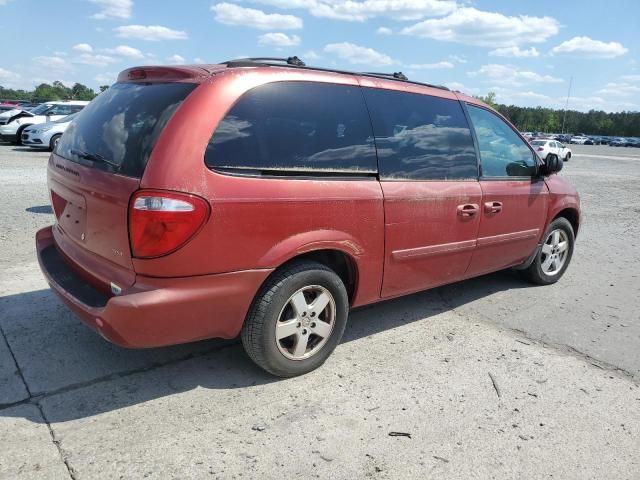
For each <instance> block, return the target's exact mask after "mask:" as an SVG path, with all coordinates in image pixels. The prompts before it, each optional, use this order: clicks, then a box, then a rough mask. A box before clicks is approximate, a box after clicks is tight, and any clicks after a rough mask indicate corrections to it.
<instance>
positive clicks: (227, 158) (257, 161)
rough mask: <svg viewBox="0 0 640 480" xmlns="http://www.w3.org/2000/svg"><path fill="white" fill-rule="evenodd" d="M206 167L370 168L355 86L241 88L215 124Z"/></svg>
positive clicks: (372, 157) (293, 171) (282, 170)
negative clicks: (225, 113)
mask: <svg viewBox="0 0 640 480" xmlns="http://www.w3.org/2000/svg"><path fill="white" fill-rule="evenodd" d="M205 163H206V165H207V166H208V167H209V168H213V169H217V170H223V171H235V172H259V173H260V174H272V175H273V174H283V175H305V174H312V175H313V174H318V173H324V174H329V175H331V174H341V173H346V174H353V173H356V174H375V173H376V172H377V165H376V154H375V147H374V143H373V135H372V132H371V124H370V121H369V117H368V114H367V110H366V107H365V104H364V100H363V99H362V93H361V92H360V89H359V87H357V86H352V85H335V84H328V83H312V82H275V83H269V84H266V85H262V86H259V87H256V88H254V89H252V90H249V91H248V92H247V93H245V94H244V95H243V96H242V97H241V98H240V100H239V101H238V102H237V103H236V104H235V105H234V106H233V107H232V108H231V110H230V111H229V112H228V113H227V115H226V116H225V118H224V119H223V120H222V121H221V122H220V124H219V125H218V127H217V128H216V130H215V132H214V133H213V136H212V137H211V140H210V141H209V144H208V146H207V151H206V154H205Z"/></svg>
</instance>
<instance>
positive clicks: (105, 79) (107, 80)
mask: <svg viewBox="0 0 640 480" xmlns="http://www.w3.org/2000/svg"><path fill="white" fill-rule="evenodd" d="M93 78H94V80H95V81H96V82H98V83H99V84H100V85H111V84H112V83H115V81H116V79H117V78H118V74H117V73H114V72H105V73H99V74H98V75H96V76H95V77H93Z"/></svg>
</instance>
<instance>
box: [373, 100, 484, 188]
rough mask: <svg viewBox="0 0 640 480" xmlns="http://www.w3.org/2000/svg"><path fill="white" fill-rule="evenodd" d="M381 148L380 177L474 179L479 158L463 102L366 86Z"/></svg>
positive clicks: (379, 156) (379, 149)
mask: <svg viewBox="0 0 640 480" xmlns="http://www.w3.org/2000/svg"><path fill="white" fill-rule="evenodd" d="M363 91H364V95H365V99H366V101H367V106H368V107H369V111H370V113H371V121H372V123H373V131H374V133H375V138H376V146H377V147H378V159H379V162H380V178H382V179H411V180H456V179H474V178H477V176H478V166H477V164H478V162H477V158H476V152H475V146H474V143H473V137H472V136H471V130H470V129H469V124H468V122H467V119H466V117H465V115H464V111H463V110H462V106H461V105H460V102H458V101H457V100H448V99H445V98H439V97H432V96H429V95H421V94H416V93H405V92H398V91H394V90H383V89H377V88H365V89H363Z"/></svg>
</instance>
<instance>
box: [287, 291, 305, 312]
mask: <svg viewBox="0 0 640 480" xmlns="http://www.w3.org/2000/svg"><path fill="white" fill-rule="evenodd" d="M289 301H290V302H291V306H292V307H293V311H294V312H295V313H296V315H297V316H298V317H301V316H302V315H303V314H305V313H306V311H307V308H308V306H307V300H306V299H305V298H304V293H302V290H300V291H298V292H296V293H294V294H293V296H292V297H291V300H289Z"/></svg>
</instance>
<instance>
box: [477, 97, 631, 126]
mask: <svg viewBox="0 0 640 480" xmlns="http://www.w3.org/2000/svg"><path fill="white" fill-rule="evenodd" d="M478 98H479V99H480V100H482V101H483V102H485V103H488V104H489V105H491V106H492V107H494V108H495V109H496V110H498V111H499V112H500V113H501V114H502V115H504V116H505V117H507V118H508V119H509V120H511V122H512V123H513V124H514V125H515V126H516V127H517V128H518V130H520V131H521V132H547V133H569V134H576V133H584V134H587V135H608V136H614V137H640V112H615V113H607V112H603V111H601V110H589V111H588V112H578V111H577V110H567V111H566V115H565V111H564V110H554V109H552V108H543V107H518V106H516V105H502V104H499V103H496V102H495V93H493V92H489V94H488V95H487V96H485V97H481V96H480V97H478ZM563 121H564V129H563V128H562V124H563Z"/></svg>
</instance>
